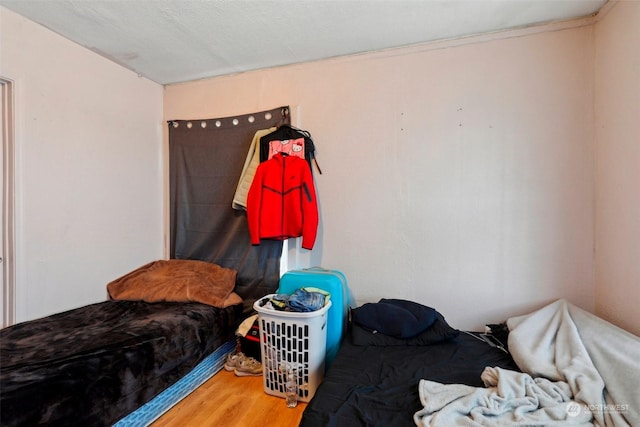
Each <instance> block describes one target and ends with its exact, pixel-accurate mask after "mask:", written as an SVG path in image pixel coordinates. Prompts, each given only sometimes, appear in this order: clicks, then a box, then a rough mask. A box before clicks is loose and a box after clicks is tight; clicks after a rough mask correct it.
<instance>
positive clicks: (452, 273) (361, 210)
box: [164, 26, 594, 328]
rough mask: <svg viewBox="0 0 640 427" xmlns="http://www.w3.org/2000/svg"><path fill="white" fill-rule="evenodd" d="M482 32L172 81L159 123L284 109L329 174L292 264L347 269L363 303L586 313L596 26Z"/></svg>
mask: <svg viewBox="0 0 640 427" xmlns="http://www.w3.org/2000/svg"><path fill="white" fill-rule="evenodd" d="M517 34H519V33H509V35H511V36H513V35H517ZM482 40H484V39H482V38H476V39H469V40H467V42H468V44H465V45H462V46H458V47H446V46H445V47H443V46H442V45H441V44H434V45H425V46H422V47H419V48H406V49H397V50H391V51H386V52H382V53H371V54H364V55H357V56H353V57H349V58H342V59H334V60H326V61H320V62H314V63H308V64H303V65H296V66H290V67H283V68H276V69H270V70H263V71H258V72H251V73H246V74H240V75H235V76H227V77H220V78H215V79H209V80H202V81H197V82H190V83H185V84H177V85H172V86H168V87H167V88H166V90H165V98H164V107H165V119H189V118H213V117H220V116H228V115H233V114H240V113H248V112H252V111H260V110H263V109H267V108H272V107H276V106H279V105H282V104H290V105H292V106H293V107H294V109H293V112H294V121H295V122H296V123H297V125H298V126H299V127H302V128H304V129H307V130H309V131H310V132H311V133H312V135H313V137H314V140H315V141H316V144H317V147H318V160H319V162H320V165H321V167H322V170H323V172H324V174H323V175H317V174H316V184H317V188H318V193H319V198H320V205H321V225H320V234H319V238H318V242H317V246H316V248H314V250H313V252H312V253H310V254H309V253H304V252H296V251H291V253H290V255H292V256H293V260H290V266H291V267H306V266H309V265H322V266H324V267H327V268H335V269H340V270H342V271H344V272H345V274H346V275H347V277H348V279H349V283H350V285H351V287H352V290H353V292H354V294H355V296H356V298H357V299H358V301H359V302H364V301H373V300H377V299H379V298H380V297H397V298H408V299H412V300H416V301H419V302H422V303H425V304H428V305H431V306H433V307H436V308H437V309H439V310H440V311H441V312H442V313H443V314H444V315H445V316H446V317H447V319H448V320H449V321H450V322H451V323H452V324H454V325H455V326H457V327H461V328H479V327H482V325H483V324H484V322H491V321H501V320H504V319H505V318H506V317H507V316H509V315H512V314H520V313H522V312H524V311H526V310H529V309H532V308H534V307H538V306H540V305H542V304H545V303H547V302H549V301H551V300H554V299H556V298H559V297H565V298H568V299H569V300H571V301H573V302H574V303H576V304H578V305H580V306H582V307H583V308H585V309H587V310H593V308H594V277H593V242H594V235H593V233H594V232H593V230H594V222H593V211H594V200H593V181H594V170H593V163H594V158H593V153H594V147H593V115H594V110H593V27H592V26H586V27H580V28H573V29H567V30H563V31H549V32H544V33H540V34H532V35H525V36H521V37H511V38H505V39H499V40H495V41H487V42H483V41H482ZM301 251H302V250H301Z"/></svg>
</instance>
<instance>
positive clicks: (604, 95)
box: [595, 1, 640, 335]
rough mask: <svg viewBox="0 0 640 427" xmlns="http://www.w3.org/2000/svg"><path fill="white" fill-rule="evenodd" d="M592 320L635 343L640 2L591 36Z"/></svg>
mask: <svg viewBox="0 0 640 427" xmlns="http://www.w3.org/2000/svg"><path fill="white" fill-rule="evenodd" d="M595 41H596V43H595V52H596V56H595V57H596V61H595V69H596V73H595V83H596V84H595V108H596V109H595V111H596V126H595V135H596V165H597V168H596V170H597V173H596V178H597V179H596V183H597V186H596V191H597V193H596V194H597V197H596V208H597V209H596V314H598V315H599V316H601V317H604V318H605V319H608V320H609V321H611V322H613V323H615V324H617V325H619V326H622V327H623V328H625V329H627V330H629V331H631V332H633V333H635V334H637V335H640V310H638V307H639V306H640V2H631V1H624V2H618V3H617V4H616V5H615V7H613V8H612V9H611V11H610V12H609V13H607V14H606V15H605V16H604V17H603V18H602V19H601V20H600V21H599V22H598V23H597V24H596V29H595Z"/></svg>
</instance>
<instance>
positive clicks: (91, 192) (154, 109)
mask: <svg viewBox="0 0 640 427" xmlns="http://www.w3.org/2000/svg"><path fill="white" fill-rule="evenodd" d="M0 39H1V40H2V44H1V46H0V47H1V51H0V52H1V53H0V55H1V56H0V75H2V76H3V77H5V78H9V79H11V80H13V81H14V82H15V90H16V99H15V110H16V111H15V117H16V129H15V133H16V141H15V149H16V159H15V160H16V165H15V166H16V167H15V173H16V177H15V178H16V194H15V205H16V206H15V208H16V224H15V226H16V240H17V241H16V246H17V248H16V249H17V253H16V258H15V259H16V297H17V301H16V317H17V321H22V320H29V319H33V318H36V317H40V316H44V315H47V314H51V313H55V312H59V311H62V310H65V309H69V308H75V307H79V306H81V305H84V304H88V303H93V302H97V301H103V300H104V299H105V298H106V288H105V285H106V283H107V282H108V281H110V280H113V279H115V278H117V277H118V276H120V275H122V274H124V273H126V272H128V271H130V270H131V269H133V268H135V267H137V266H139V265H141V264H142V263H145V262H148V261H150V260H153V259H157V258H160V257H161V256H162V254H163V252H162V251H163V217H162V215H163V210H162V197H163V193H162V191H163V187H162V185H163V180H162V174H163V170H162V158H161V155H162V150H161V147H162V92H163V91H162V86H160V85H158V84H155V83H152V82H150V81H148V80H145V79H141V78H139V77H138V76H137V75H136V74H134V73H132V72H130V71H128V70H125V69H124V68H122V67H121V66H119V65H116V64H114V63H112V62H110V61H107V60H106V59H104V58H102V57H101V56H99V55H97V54H95V53H93V52H91V51H89V50H87V49H85V48H82V47H80V46H78V45H76V44H74V43H71V42H69V41H68V40H66V39H64V38H62V37H60V36H58V35H56V34H54V33H53V32H51V31H49V30H47V29H45V28H43V27H41V26H39V25H37V24H35V23H33V22H31V21H29V20H26V19H24V18H22V17H21V16H19V15H17V14H14V13H13V12H11V11H9V10H8V9H4V8H1V7H0Z"/></svg>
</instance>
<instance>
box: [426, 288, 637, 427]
mask: <svg viewBox="0 0 640 427" xmlns="http://www.w3.org/2000/svg"><path fill="white" fill-rule="evenodd" d="M507 325H508V326H509V330H510V334H509V350H510V351H511V354H512V355H513V358H514V360H515V362H516V363H517V364H518V367H519V368H520V369H521V370H522V372H513V371H508V370H504V369H500V368H492V367H487V368H486V369H485V370H484V372H483V373H482V376H481V378H482V380H483V382H484V384H485V386H486V387H485V388H482V387H470V386H465V385H460V384H449V385H446V384H440V383H436V382H432V381H427V380H422V381H420V385H419V393H420V399H421V401H422V404H423V406H424V407H423V409H421V410H420V411H418V412H416V413H415V414H414V421H415V423H416V424H417V425H418V426H504V425H597V426H628V425H632V426H640V391H639V390H640V368H639V366H640V339H639V338H638V337H636V336H635V335H632V334H630V333H628V332H626V331H624V330H622V329H620V328H617V327H616V326H614V325H611V324H610V323H608V322H606V321H604V320H602V319H599V318H598V317H596V316H594V315H592V314H590V313H588V312H586V311H584V310H581V309H580V308H578V307H576V306H574V305H571V304H569V303H568V302H566V301H564V300H559V301H556V302H554V303H552V304H550V305H548V306H546V307H543V308H541V309H540V310H538V311H535V312H533V313H531V314H529V315H526V316H521V317H515V318H511V319H509V320H508V321H507Z"/></svg>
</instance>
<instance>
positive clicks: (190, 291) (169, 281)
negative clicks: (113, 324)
mask: <svg viewBox="0 0 640 427" xmlns="http://www.w3.org/2000/svg"><path fill="white" fill-rule="evenodd" d="M236 275H237V271H236V270H233V269H230V268H224V267H221V266H219V265H217V264H213V263H210V262H205V261H196V260H179V259H171V260H159V261H153V262H150V263H148V264H145V265H143V266H142V267H139V268H137V269H135V270H133V271H132V272H130V273H128V274H126V275H124V276H122V277H120V278H119V279H116V280H114V281H112V282H111V283H109V284H107V291H108V292H109V296H110V297H111V298H112V299H116V300H128V301H146V302H160V301H169V302H200V303H203V304H208V305H211V306H214V307H225V306H227V305H230V304H233V303H235V302H237V299H238V298H237V297H236V296H235V295H232V292H233V288H234V287H235V283H236Z"/></svg>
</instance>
